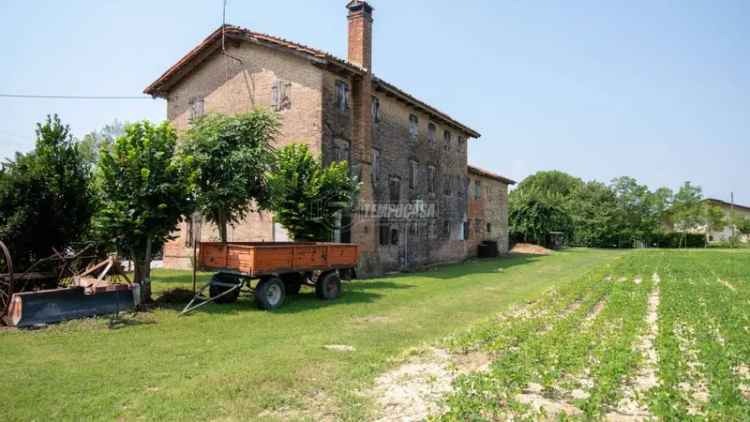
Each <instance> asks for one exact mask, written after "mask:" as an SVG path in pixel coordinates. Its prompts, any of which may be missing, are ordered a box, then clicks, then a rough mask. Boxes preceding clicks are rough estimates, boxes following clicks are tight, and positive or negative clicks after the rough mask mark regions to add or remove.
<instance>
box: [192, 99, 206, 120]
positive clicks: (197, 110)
mask: <svg viewBox="0 0 750 422" xmlns="http://www.w3.org/2000/svg"><path fill="white" fill-rule="evenodd" d="M188 103H189V105H190V119H191V120H192V119H195V118H198V117H201V116H202V115H203V114H204V113H205V111H204V108H203V106H204V101H203V97H193V98H191V99H190V101H189V102H188Z"/></svg>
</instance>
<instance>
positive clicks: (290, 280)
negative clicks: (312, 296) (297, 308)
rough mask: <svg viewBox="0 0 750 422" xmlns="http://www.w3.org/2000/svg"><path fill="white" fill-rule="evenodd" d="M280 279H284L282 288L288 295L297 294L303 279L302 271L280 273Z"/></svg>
mask: <svg viewBox="0 0 750 422" xmlns="http://www.w3.org/2000/svg"><path fill="white" fill-rule="evenodd" d="M281 279H282V280H283V281H284V289H285V290H286V294H287V295H288V296H294V295H297V294H299V290H300V289H301V288H302V282H303V281H304V280H305V278H304V276H303V275H302V273H286V274H282V275H281Z"/></svg>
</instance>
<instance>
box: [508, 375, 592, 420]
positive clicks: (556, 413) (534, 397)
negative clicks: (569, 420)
mask: <svg viewBox="0 0 750 422" xmlns="http://www.w3.org/2000/svg"><path fill="white" fill-rule="evenodd" d="M516 400H518V401H519V402H521V403H524V404H527V405H529V406H531V409H532V410H533V411H534V412H535V413H536V414H537V416H539V415H544V417H543V418H541V419H542V420H558V419H559V418H560V417H561V416H580V415H581V414H582V412H581V411H580V409H578V408H577V407H576V406H575V405H573V404H571V403H569V402H568V401H565V400H560V399H551V398H548V397H546V396H545V395H544V394H543V387H542V386H541V385H539V384H536V383H530V384H529V385H528V386H527V387H526V390H524V392H523V393H521V394H519V395H517V396H516Z"/></svg>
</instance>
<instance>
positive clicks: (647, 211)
mask: <svg viewBox="0 0 750 422" xmlns="http://www.w3.org/2000/svg"><path fill="white" fill-rule="evenodd" d="M610 187H611V189H612V191H613V193H614V194H615V196H616V198H617V208H618V212H619V217H620V221H619V227H618V231H619V237H620V241H621V242H627V243H628V244H632V242H635V241H641V242H645V241H646V240H647V239H648V238H649V237H651V236H652V235H653V234H654V233H656V232H659V231H660V226H661V223H662V220H663V217H664V210H665V209H666V207H667V203H668V201H669V198H670V197H671V191H670V190H669V189H666V188H662V189H660V190H657V192H655V193H652V192H651V191H649V189H648V187H647V186H645V185H641V184H639V183H638V181H637V180H635V179H634V178H632V177H619V178H616V179H614V180H613V181H612V184H611V185H610Z"/></svg>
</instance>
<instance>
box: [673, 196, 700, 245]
mask: <svg viewBox="0 0 750 422" xmlns="http://www.w3.org/2000/svg"><path fill="white" fill-rule="evenodd" d="M702 201H703V191H702V190H701V188H700V186H695V185H693V184H691V183H690V182H685V184H684V185H682V187H680V189H679V190H678V191H677V193H676V194H675V195H674V199H673V202H672V212H671V215H672V219H673V222H674V224H675V228H676V229H677V230H678V231H680V232H682V233H683V240H684V234H687V232H688V231H690V230H693V229H695V228H697V227H699V226H700V225H702V224H703V223H704V221H705V220H704V211H703V202H702Z"/></svg>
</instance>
